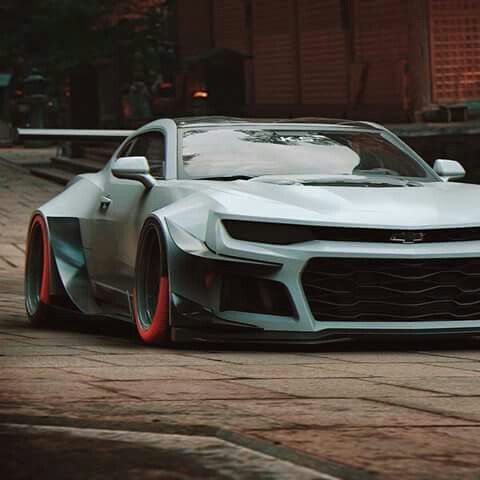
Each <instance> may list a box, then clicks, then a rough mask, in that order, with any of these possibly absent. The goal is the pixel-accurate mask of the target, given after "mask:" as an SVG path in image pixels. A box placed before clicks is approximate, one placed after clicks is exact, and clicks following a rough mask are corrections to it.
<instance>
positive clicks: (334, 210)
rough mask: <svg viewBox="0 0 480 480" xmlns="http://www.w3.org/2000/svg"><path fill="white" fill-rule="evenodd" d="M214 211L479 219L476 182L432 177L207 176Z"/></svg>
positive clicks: (256, 216)
mask: <svg viewBox="0 0 480 480" xmlns="http://www.w3.org/2000/svg"><path fill="white" fill-rule="evenodd" d="M209 183H215V186H212V188H214V189H215V190H216V193H215V195H214V196H215V199H216V200H217V201H218V202H219V205H218V206H219V207H220V206H221V207H220V208H219V209H218V210H217V212H216V213H217V214H219V215H220V216H227V217H230V218H241V217H245V219H251V220H266V221H285V222H289V223H307V224H318V223H320V224H326V225H344V226H359V227H360V226H363V227H373V228H375V227H376V228H416V227H419V228H425V227H428V228H438V227H456V226H473V225H480V208H479V207H478V206H477V205H478V199H479V198H480V186H476V185H467V184H459V183H447V182H431V183H423V184H417V186H406V185H405V184H404V185H402V186H398V185H397V186H381V185H377V186H374V187H372V186H350V185H348V186H346V185H335V186H331V185H303V184H295V183H294V184H278V183H277V184H276V183H268V182H261V181H234V182H209Z"/></svg>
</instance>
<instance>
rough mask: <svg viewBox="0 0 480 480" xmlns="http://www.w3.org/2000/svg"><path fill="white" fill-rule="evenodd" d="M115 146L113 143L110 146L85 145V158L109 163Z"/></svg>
mask: <svg viewBox="0 0 480 480" xmlns="http://www.w3.org/2000/svg"><path fill="white" fill-rule="evenodd" d="M115 148H116V147H115V146H113V145H111V146H108V147H103V146H89V147H84V149H83V156H84V158H88V159H89V160H96V161H103V162H104V163H107V161H108V160H110V158H111V157H112V155H113V152H114V151H115Z"/></svg>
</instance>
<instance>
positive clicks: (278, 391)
mask: <svg viewBox="0 0 480 480" xmlns="http://www.w3.org/2000/svg"><path fill="white" fill-rule="evenodd" d="M2 153H3V152H2ZM0 156H1V155H0ZM58 191H59V188H58V187H57V186H56V185H54V184H50V183H48V182H47V181H45V180H41V179H38V178H34V177H31V176H30V175H28V174H26V173H25V172H24V171H22V170H21V169H18V168H13V167H11V166H9V165H6V164H4V163H2V162H1V161H0V442H7V443H8V445H10V446H13V447H15V448H12V449H11V450H9V452H10V453H8V456H7V453H6V451H5V450H2V452H1V453H0V478H9V479H10V478H12V479H13V480H15V479H17V478H32V477H31V476H30V477H28V473H29V470H28V468H27V467H25V468H27V469H26V470H25V469H22V465H23V464H25V465H26V463H25V462H24V461H23V458H24V457H23V455H25V456H26V455H27V453H26V451H24V449H28V458H29V462H27V463H28V465H31V466H32V468H33V467H35V470H34V471H35V477H36V478H40V479H41V478H44V477H45V478H46V475H47V473H48V478H49V479H51V478H53V479H56V478H58V479H62V480H63V479H64V478H77V477H78V478H87V477H88V476H89V475H88V473H89V465H90V464H91V463H92V461H95V462H97V464H98V465H102V468H104V471H103V470H102V471H101V472H100V473H101V474H102V475H104V477H102V476H101V475H97V478H113V477H112V475H113V476H114V477H115V478H119V479H123V478H125V479H126V478H146V479H148V478H152V479H153V478H175V479H179V478H202V475H203V474H205V478H213V479H215V478H223V477H222V475H223V476H224V477H225V475H226V478H241V479H243V478H251V476H252V475H253V474H252V475H251V472H254V475H255V477H256V478H259V479H261V478H295V479H296V478H302V477H301V476H300V475H301V472H303V470H302V468H308V469H312V470H313V472H314V475H313V477H312V478H330V477H331V478H335V479H345V480H348V479H355V480H357V479H363V478H365V479H370V478H376V479H394V478H395V479H398V478H402V479H403V478H405V479H425V480H426V479H429V480H430V479H433V478H434V479H439V480H451V479H457V478H458V479H460V478H461V479H467V480H469V479H472V480H474V479H475V480H478V478H480V459H479V458H480V457H479V455H478V450H479V447H480V445H479V443H480V440H479V438H480V406H479V403H480V402H479V399H480V349H479V346H480V340H479V339H473V340H465V341H461V342H455V343H444V342H442V343H441V344H440V343H433V342H431V343H430V344H425V343H423V344H419V345H417V344H412V345H405V343H403V344H402V345H399V344H395V345H390V344H388V343H383V344H368V343H365V342H362V343H358V342H357V343H351V344H349V343H342V344H338V345H325V346H321V347H318V348H289V349H288V351H287V350H286V351H281V350H280V349H272V348H269V349H265V350H264V351H262V349H260V348H258V349H249V350H242V349H236V350H228V349H225V348H222V349H220V348H218V349H217V348H211V347H209V348H208V349H202V348H198V347H195V348H168V349H165V348H163V349H162V348H152V347H145V346H143V345H142V344H141V343H140V342H139V341H138V339H137V337H136V334H135V332H134V330H133V329H132V328H130V327H126V326H125V325H123V324H121V325H120V324H118V325H117V326H112V325H110V324H109V325H108V328H107V327H106V326H105V325H104V324H99V323H98V322H97V323H95V322H90V323H89V322H78V321H74V320H73V319H69V318H67V317H65V318H63V319H61V320H62V321H61V322H60V323H58V324H56V325H55V326H52V327H49V328H48V329H42V330H37V329H33V328H32V327H30V326H29V325H28V323H27V319H26V316H25V313H24V306H23V279H22V270H23V253H22V252H24V248H25V234H26V229H27V224H28V221H29V218H30V215H31V212H32V210H34V209H35V208H36V207H37V206H38V205H40V204H41V203H43V202H44V201H46V200H47V199H49V198H50V197H51V196H52V195H54V194H55V193H57V192H58ZM7 423H9V424H11V423H16V424H19V423H21V424H23V425H24V426H23V427H21V428H20V427H19V428H13V429H12V428H7V427H6V426H5V424H7ZM39 425H42V426H45V425H46V426H51V427H55V428H53V430H49V431H47V430H45V429H42V428H40V427H39ZM62 428H66V429H67V430H62ZM102 429H107V430H110V431H111V432H110V433H108V432H107V433H105V434H104V433H99V432H100V431H101V430H102ZM77 430H81V431H80V432H79V431H77ZM102 431H103V430H102ZM134 431H135V432H140V433H142V432H143V433H144V434H145V435H147V437H148V436H151V435H154V434H159V435H165V437H148V438H155V439H156V441H158V444H159V445H160V447H158V446H157V447H156V448H153V450H152V447H151V445H150V444H148V445H147V444H145V443H142V442H143V441H142V438H145V437H142V435H137V436H135V435H134V434H133V433H132V432H134ZM92 432H96V433H92ZM112 432H113V433H112ZM115 432H117V433H115ZM118 432H122V435H126V436H128V438H129V441H128V442H124V443H122V445H127V446H123V447H121V446H119V442H117V438H114V437H115V435H120V434H119V433H118ZM124 432H126V433H124ZM179 433H181V434H182V435H186V437H187V438H186V439H185V442H186V443H185V445H187V446H186V447H185V448H180V449H176V448H174V449H173V450H172V449H170V448H164V447H162V445H161V444H162V441H164V440H165V442H167V441H170V440H171V438H173V437H168V435H173V434H179ZM92 435H93V436H92ZM167 437H168V438H167ZM198 437H202V438H207V440H206V443H204V444H203V445H204V447H205V448H206V449H207V450H208V449H209V448H210V447H211V446H212V445H219V444H218V443H215V442H217V440H218V439H224V440H225V439H228V441H229V442H230V441H231V442H233V444H234V445H241V446H243V447H246V448H248V452H245V451H244V450H241V449H235V448H233V447H232V449H231V450H229V452H230V453H219V454H218V456H217V457H216V458H217V460H218V461H216V462H213V463H208V462H207V461H206V460H205V459H206V456H205V455H204V454H203V453H202V449H201V448H200V449H197V447H195V446H194V444H195V445H197V446H198V445H199V444H196V443H195V442H196V441H197V440H198ZM66 438H68V439H69V441H68V442H67V441H66ZM92 442H94V443H92ZM189 442H190V443H189ZM147 443H148V442H147ZM188 445H191V446H190V447H188ZM222 445H223V444H222ZM92 446H94V447H95V448H93V449H92ZM212 448H213V447H212ZM215 448H216V447H215ZM126 449H127V450H126ZM92 451H94V452H95V457H94V458H93V459H92V456H91V455H92ZM126 451H133V452H135V455H136V459H135V461H134V460H133V459H132V458H131V457H126V458H123V455H124V454H125V452H126ZM12 452H13V453H12ZM222 452H226V450H222ZM251 452H253V453H251ZM265 452H267V453H265ZM255 453H258V454H259V455H260V456H261V455H264V454H268V456H269V457H268V461H266V462H262V461H261V460H260V457H259V456H258V455H256V454H255ZM168 455H170V457H168V458H170V459H172V462H170V463H168V462H167V463H168V468H166V460H165V458H167V457H165V456H168ZM20 457H22V458H20ZM244 457H245V458H248V459H249V460H248V462H247V461H245V463H243V464H241V465H245V468H243V467H242V468H240V467H238V469H237V470H236V473H235V475H237V477H233V476H232V475H231V471H230V470H228V471H227V470H224V469H225V468H226V465H227V464H228V462H229V461H230V459H232V458H235V461H240V462H241V461H242V459H243V460H244ZM7 458H8V462H6V459H7ZM25 458H26V457H25ZM262 458H263V457H262ZM112 459H114V460H115V461H113V460H112ZM137 459H140V460H138V461H137ZM64 460H65V461H64ZM22 462H23V463H22ZM282 462H286V463H287V464H288V468H287V466H285V465H284V463H282ZM117 465H122V466H124V467H125V468H124V469H123V470H122V471H118V470H116V466H117ZM184 465H190V466H193V467H192V468H193V470H192V469H187V470H183V467H184ZM238 465H240V464H238ZM252 465H253V466H252ZM278 465H283V467H282V470H272V468H274V467H275V468H276V466H278ZM5 466H7V467H8V468H10V470H8V474H4V472H5ZM47 467H48V468H47ZM42 468H43V469H42ZM2 469H3V470H2ZM202 469H204V470H202ZM222 469H223V470H222ZM25 472H27V476H25V475H24V474H25ZM202 472H203V473H202ZM225 472H227V473H225ZM298 472H300V473H298ZM30 473H31V471H30ZM307 473H308V475H309V474H310V470H308V472H307ZM77 474H78V475H77ZM114 474H115V475H114ZM168 475H173V476H171V477H169V476H168ZM174 475H176V476H174ZM249 475H250V476H249ZM272 475H273V476H272ZM325 475H327V476H325ZM328 475H330V477H328ZM305 478H310V477H305ZM331 478H330V480H331Z"/></svg>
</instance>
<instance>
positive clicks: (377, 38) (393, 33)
mask: <svg viewBox="0 0 480 480" xmlns="http://www.w3.org/2000/svg"><path fill="white" fill-rule="evenodd" d="M354 21H355V28H354V45H355V46H354V63H355V64H356V68H357V70H358V69H359V68H366V69H367V71H366V72H363V73H362V76H363V78H364V80H363V81H364V85H361V86H360V87H358V85H357V88H352V95H353V96H355V95H356V93H358V88H361V89H362V92H361V103H362V104H364V105H385V104H397V105H398V104H405V102H406V95H407V92H406V72H405V67H406V62H407V58H408V2H406V1H405V0H383V1H381V2H379V1H378V0H354ZM353 78H355V76H353ZM357 79H358V75H357ZM404 106H405V107H406V105H404Z"/></svg>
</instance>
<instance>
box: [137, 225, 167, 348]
mask: <svg viewBox="0 0 480 480" xmlns="http://www.w3.org/2000/svg"><path fill="white" fill-rule="evenodd" d="M133 313H134V317H135V324H136V326H137V331H138V334H139V335H140V337H141V339H142V340H143V341H144V342H145V343H161V342H166V341H168V340H169V339H170V322H169V316H170V288H169V283H168V268H167V256H166V251H165V241H164V237H163V234H162V232H161V229H160V227H159V225H158V223H157V222H156V221H155V220H153V219H149V220H147V221H146V222H145V225H144V226H143V228H142V232H141V234H140V240H139V242H138V248H137V259H136V265H135V289H134V292H133Z"/></svg>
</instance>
